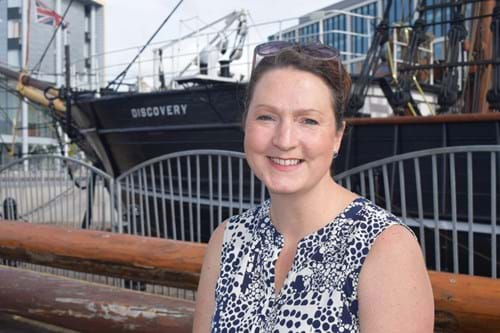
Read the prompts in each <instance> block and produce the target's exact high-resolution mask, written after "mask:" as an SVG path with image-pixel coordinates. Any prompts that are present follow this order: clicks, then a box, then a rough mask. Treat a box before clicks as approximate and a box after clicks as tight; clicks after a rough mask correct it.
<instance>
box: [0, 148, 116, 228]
mask: <svg viewBox="0 0 500 333" xmlns="http://www.w3.org/2000/svg"><path fill="white" fill-rule="evenodd" d="M113 191H114V180H113V178H112V177H111V176H109V175H107V174H106V173H104V172H103V171H101V170H99V169H97V168H95V167H93V166H91V165H88V164H86V163H84V162H82V161H79V160H75V159H71V158H67V157H62V156H54V155H34V156H30V157H25V158H22V159H19V160H16V161H13V162H11V163H9V164H7V165H6V166H4V167H1V168H0V199H1V202H2V206H3V207H2V210H3V215H4V216H3V217H4V218H10V219H16V220H22V221H29V222H32V223H45V224H61V225H65V226H74V227H78V228H83V229H99V230H104V229H110V228H111V225H112V224H113V223H114V221H115V219H116V216H115V213H114V210H113V205H112V201H111V198H112V197H113V196H114V193H113Z"/></svg>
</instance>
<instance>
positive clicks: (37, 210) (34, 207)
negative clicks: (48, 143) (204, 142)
mask: <svg viewBox="0 0 500 333" xmlns="http://www.w3.org/2000/svg"><path fill="white" fill-rule="evenodd" d="M499 155H500V146H464V147H447V148H439V149H430V150H425V151H417V152H412V153H408V154H403V155H398V156H394V157H390V158H386V159H383V160H380V161H376V162H372V163H368V164H366V165H363V166H360V167H356V168H354V169H351V170H349V171H347V172H344V173H342V174H339V175H337V176H336V177H335V178H336V179H337V181H338V182H339V183H341V184H342V185H344V186H346V187H347V188H349V189H351V190H352V191H354V192H357V193H359V194H360V195H362V196H366V197H367V198H369V199H370V200H372V201H373V202H375V203H376V204H378V205H379V206H382V207H384V208H386V209H387V210H389V211H391V212H393V213H394V214H395V215H397V216H400V217H401V219H402V220H403V222H404V223H406V224H407V225H409V226H410V227H412V228H413V229H414V231H415V233H416V234H417V236H418V238H419V241H420V243H421V245H422V249H423V251H424V255H425V257H426V261H427V265H428V267H429V268H430V269H435V270H438V271H449V272H454V273H466V274H473V275H483V276H491V277H498V262H497V261H498V257H499V249H498V243H499V241H500V239H499V238H500V226H499V225H498V220H499V217H498V213H497V212H498V207H499V206H500V205H499V197H498V195H497V193H498V189H499V187H500V186H499V180H500V179H499V177H498V176H497V175H498V171H500V170H499V167H500V163H498V159H499ZM43 165H45V167H42V166H43ZM478 170H481V174H479V175H478V174H476V173H475V172H477V171H478ZM266 197H267V192H266V189H265V187H264V185H263V184H262V183H261V182H260V181H259V180H258V179H257V178H256V177H255V175H254V174H253V173H252V171H251V170H250V168H249V167H248V165H247V163H246V161H245V158H244V154H243V153H239V152H229V151H220V150H198V151H186V152H180V153H173V154H169V155H165V156H162V157H158V158H155V159H153V160H150V161H147V162H144V163H142V164H140V165H138V166H136V167H134V168H133V169H131V170H129V171H128V172H127V173H125V174H123V175H121V176H120V177H118V178H116V179H113V178H112V177H111V176H109V175H106V174H105V173H103V172H102V171H100V170H98V169H96V168H94V167H92V166H89V165H87V164H85V163H83V162H81V161H77V160H73V159H70V158H64V157H60V156H32V157H28V158H24V159H21V160H19V161H16V162H13V163H10V164H9V165H7V166H5V167H2V168H0V202H1V203H2V209H0V212H2V213H3V218H6V219H15V218H16V217H17V219H19V220H23V221H29V222H32V223H51V224H60V225H64V226H71V227H75V228H89V229H97V230H111V231H113V232H119V233H127V234H135V235H143V236H151V237H160V238H169V239H177V240H186V241H194V242H206V241H208V239H209V237H210V234H211V233H212V231H213V230H214V228H215V227H216V226H217V225H218V224H219V223H220V222H222V221H223V220H225V219H226V218H228V217H229V216H231V215H234V214H238V213H240V212H242V211H243V210H246V209H248V208H250V207H253V206H255V205H257V204H259V203H260V202H262V201H263V200H265V198H266ZM9 202H10V203H9ZM89 210H90V212H91V213H88V211H89ZM39 269H40V270H42V271H47V269H45V268H39ZM57 272H58V273H60V274H64V275H67V274H73V275H70V276H73V277H79V278H82V279H86V280H92V281H96V282H104V283H108V284H112V285H115V286H122V287H124V286H127V285H129V286H138V285H137V284H136V283H131V282H129V281H126V280H123V279H111V278H102V277H99V276H89V275H87V274H83V273H69V272H67V271H62V270H57ZM139 288H141V289H143V290H144V289H146V290H148V291H153V292H156V293H163V294H169V295H171V296H177V297H184V298H194V294H193V293H192V291H186V290H177V289H174V288H169V287H163V286H161V287H160V286H155V285H139Z"/></svg>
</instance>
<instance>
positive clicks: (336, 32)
mask: <svg viewBox="0 0 500 333" xmlns="http://www.w3.org/2000/svg"><path fill="white" fill-rule="evenodd" d="M320 14H321V15H316V16H314V17H310V18H309V20H307V21H306V22H303V21H305V20H304V17H302V18H298V17H295V18H287V19H282V20H274V21H269V22H263V23H255V22H253V20H252V18H251V16H250V15H249V14H248V18H247V22H248V33H247V35H246V39H245V43H244V45H243V47H242V55H241V58H240V59H238V60H235V61H233V62H232V63H231V64H230V71H231V75H232V78H233V79H234V80H235V81H247V80H248V78H249V76H250V73H251V69H252V61H253V50H254V48H255V46H256V45H258V44H260V43H262V42H265V41H268V40H277V39H280V40H290V41H296V42H305V41H320V42H323V43H325V44H327V45H330V46H333V47H336V48H337V49H339V51H340V52H341V54H342V59H343V62H344V64H345V65H346V67H347V68H348V70H349V71H351V72H353V73H357V72H359V70H360V69H361V66H362V64H363V61H364V59H365V57H366V52H367V51H368V49H369V47H370V44H371V40H372V37H373V33H374V32H375V27H376V25H377V23H378V22H379V20H380V17H377V16H374V15H364V14H360V13H356V12H355V11H339V10H329V11H325V12H322V13H320ZM300 22H302V23H300ZM196 25H198V26H202V25H204V24H202V23H201V21H200V22H189V26H190V27H189V31H186V30H185V29H186V26H188V24H187V23H184V25H182V26H181V29H180V30H182V29H184V31H185V33H183V32H182V31H181V32H180V35H183V34H187V33H190V32H192V31H193V26H194V27H196ZM223 26H224V23H223V22H221V23H220V24H219V25H215V26H214V27H213V29H211V30H210V31H200V32H199V33H197V34H196V35H193V36H191V37H189V38H179V39H177V40H168V41H159V42H155V43H152V44H151V45H150V46H148V49H147V50H146V51H145V52H144V53H143V54H142V55H141V56H140V57H139V59H138V61H137V62H136V63H135V64H134V65H133V66H132V67H131V69H130V70H129V74H128V76H127V77H126V79H125V80H124V83H125V84H126V85H127V86H129V88H130V89H131V90H138V91H149V90H158V89H159V88H160V75H159V71H160V68H161V69H162V71H163V74H164V78H165V81H166V83H167V86H168V87H175V86H176V83H175V80H174V79H176V78H178V77H179V76H192V75H197V74H199V73H200V66H199V60H200V53H201V52H202V50H203V49H204V48H205V47H206V46H207V45H208V44H209V43H210V41H211V40H213V39H214V38H218V37H219V36H224V38H227V40H228V41H229V49H228V51H227V52H226V54H225V55H222V54H220V53H219V55H218V57H219V58H218V60H222V59H223V58H224V56H225V57H226V58H227V55H228V54H229V53H230V52H231V51H232V50H231V46H232V45H234V43H233V39H234V36H235V35H236V33H237V32H238V29H239V27H238V26H231V27H230V28H228V29H224V30H223V28H222V27H223ZM196 29H197V28H195V29H194V30H196ZM219 29H220V31H218V30H219ZM222 30H223V31H222ZM396 30H398V29H395V30H394V31H396ZM406 30H408V29H406ZM398 31H399V30H398ZM392 37H394V38H392ZM390 43H392V46H391V50H395V52H393V53H392V57H393V58H394V60H393V62H394V64H395V66H396V67H397V65H398V64H400V63H401V58H402V53H403V52H402V51H404V49H405V47H406V45H407V43H408V40H403V39H402V38H400V37H398V36H396V35H394V36H393V35H391V41H390ZM213 44H216V43H213ZM142 46H143V45H139V46H137V47H130V48H127V49H122V50H115V51H111V52H109V55H110V56H111V55H113V58H114V59H119V60H118V62H116V61H115V62H111V61H108V62H107V63H106V66H105V67H103V66H102V67H99V68H96V69H94V70H95V73H94V74H90V76H91V78H87V77H86V76H88V75H89V74H84V76H85V77H82V78H81V79H77V80H76V82H74V85H73V86H75V87H77V88H81V89H88V88H89V87H88V86H87V85H88V82H90V81H92V78H97V77H103V74H102V73H106V77H105V78H104V80H103V81H102V82H108V81H110V80H112V79H113V78H114V77H115V76H116V75H117V74H118V73H119V72H121V71H122V69H123V68H125V67H126V66H127V65H128V62H126V61H128V60H129V59H132V58H133V57H134V56H135V55H136V54H137V53H138V51H139V50H140V49H141V48H142ZM158 49H162V50H163V51H162V56H161V59H160V57H159V54H158ZM421 51H422V52H423V53H426V54H429V56H428V57H430V58H431V59H432V48H421ZM96 56H102V55H96ZM80 61H85V59H83V58H82V59H77V60H76V62H80ZM207 71H208V72H209V73H219V72H220V64H219V63H218V61H214V62H212V63H211V64H209V66H208V67H207ZM396 73H397V71H396V70H395V75H397V74H396ZM430 75H432V73H430ZM169 83H171V84H169Z"/></svg>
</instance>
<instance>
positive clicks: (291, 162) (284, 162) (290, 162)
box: [271, 157, 300, 166]
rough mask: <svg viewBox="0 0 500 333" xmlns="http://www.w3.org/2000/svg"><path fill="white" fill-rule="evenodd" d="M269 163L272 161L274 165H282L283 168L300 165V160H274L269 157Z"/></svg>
mask: <svg viewBox="0 0 500 333" xmlns="http://www.w3.org/2000/svg"><path fill="white" fill-rule="evenodd" d="M271 161H273V162H274V163H276V164H279V165H283V166H290V165H297V164H299V163H300V160H294V159H289V160H284V159H281V158H275V157H271Z"/></svg>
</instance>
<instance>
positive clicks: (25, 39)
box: [15, 0, 30, 170]
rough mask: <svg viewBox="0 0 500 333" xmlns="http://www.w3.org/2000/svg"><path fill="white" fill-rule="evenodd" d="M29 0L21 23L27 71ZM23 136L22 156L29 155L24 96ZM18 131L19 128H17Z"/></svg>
mask: <svg viewBox="0 0 500 333" xmlns="http://www.w3.org/2000/svg"><path fill="white" fill-rule="evenodd" d="M28 1H29V0H23V3H22V6H23V7H22V15H21V18H22V19H21V25H22V32H23V34H22V37H21V38H22V40H21V55H22V66H23V70H24V71H27V70H28V68H29V67H28V66H29V63H28V61H29V59H28V47H29V45H28V33H29V30H28V29H29V27H28V19H29V15H30V12H29V6H28ZM21 118H22V120H21V127H22V130H21V133H22V135H21V138H22V143H21V144H22V148H21V152H22V157H26V156H27V155H28V103H27V101H26V98H23V99H22V101H21ZM15 130H16V131H17V129H15ZM24 168H25V169H26V170H27V169H28V164H27V163H25V164H24Z"/></svg>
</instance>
